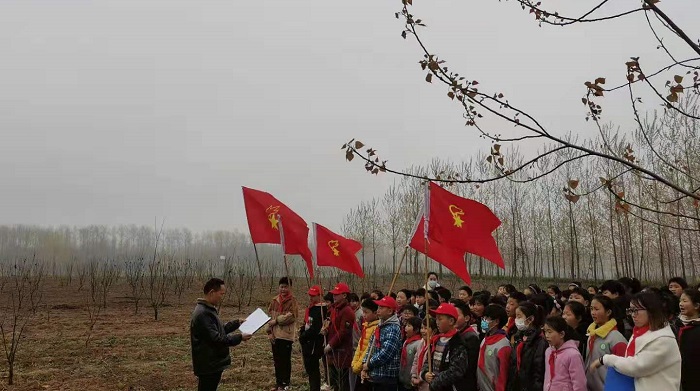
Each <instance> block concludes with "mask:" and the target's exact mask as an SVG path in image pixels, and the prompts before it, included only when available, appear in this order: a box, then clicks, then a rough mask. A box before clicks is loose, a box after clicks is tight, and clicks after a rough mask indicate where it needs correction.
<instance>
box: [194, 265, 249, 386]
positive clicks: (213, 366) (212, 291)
mask: <svg viewBox="0 0 700 391" xmlns="http://www.w3.org/2000/svg"><path fill="white" fill-rule="evenodd" d="M204 294H205V298H204V299H197V306H196V307H195V309H194V311H193V312H192V319H191V321H190V342H191V343H192V366H193V367H194V374H195V376H197V378H199V382H198V387H197V390H198V391H216V389H217V387H218V386H219V382H220V381H221V373H222V372H223V371H224V369H226V368H228V367H229V366H230V365H231V355H230V354H229V347H230V346H236V345H238V344H239V343H241V341H247V340H249V339H250V337H251V335H250V334H230V333H232V332H234V331H235V330H236V329H238V327H239V326H240V324H241V321H240V320H232V321H230V322H228V323H226V324H223V323H222V322H221V319H219V313H218V311H217V309H216V307H217V306H218V305H219V304H220V303H221V300H222V298H223V297H224V295H225V294H226V286H225V285H224V281H223V280H221V279H219V278H212V279H211V280H209V281H207V283H206V284H204Z"/></svg>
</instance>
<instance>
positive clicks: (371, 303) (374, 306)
mask: <svg viewBox="0 0 700 391" xmlns="http://www.w3.org/2000/svg"><path fill="white" fill-rule="evenodd" d="M361 305H362V308H367V309H368V310H370V311H372V312H377V309H378V308H379V306H378V305H377V303H375V302H374V300H372V299H365V301H363V302H362V304H361Z"/></svg>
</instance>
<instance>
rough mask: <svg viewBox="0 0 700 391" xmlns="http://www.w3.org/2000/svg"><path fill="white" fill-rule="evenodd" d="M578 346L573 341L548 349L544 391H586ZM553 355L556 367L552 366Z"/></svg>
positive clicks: (584, 373) (584, 375) (545, 356)
mask: <svg viewBox="0 0 700 391" xmlns="http://www.w3.org/2000/svg"><path fill="white" fill-rule="evenodd" d="M577 345H578V341H576V340H573V339H572V340H568V341H566V342H564V344H563V345H561V346H560V347H559V349H554V348H552V347H551V346H550V347H549V348H547V351H546V352H545V354H544V362H545V373H544V391H586V372H585V370H584V368H583V358H582V357H581V353H580V352H579V350H578V346H577ZM552 355H554V361H553V363H554V366H552V365H551V364H550V358H551V357H552ZM657 391H660V390H657Z"/></svg>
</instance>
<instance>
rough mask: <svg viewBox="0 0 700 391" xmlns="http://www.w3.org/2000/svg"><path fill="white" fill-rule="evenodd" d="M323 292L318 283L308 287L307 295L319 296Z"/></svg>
mask: <svg viewBox="0 0 700 391" xmlns="http://www.w3.org/2000/svg"><path fill="white" fill-rule="evenodd" d="M322 294H323V288H321V287H320V286H318V285H314V286H312V287H311V288H309V296H321V295H322Z"/></svg>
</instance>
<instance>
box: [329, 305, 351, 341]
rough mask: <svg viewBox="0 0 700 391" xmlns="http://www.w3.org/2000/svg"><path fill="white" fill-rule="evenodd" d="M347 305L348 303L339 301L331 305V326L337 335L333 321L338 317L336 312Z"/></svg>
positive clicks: (337, 331) (336, 327) (336, 328)
mask: <svg viewBox="0 0 700 391" xmlns="http://www.w3.org/2000/svg"><path fill="white" fill-rule="evenodd" d="M347 304H348V302H347V301H346V300H341V301H338V302H336V303H333V309H332V311H331V324H332V325H333V329H335V332H336V333H339V330H338V325H336V324H335V319H336V318H337V317H338V311H340V310H341V309H342V308H343V307H345V306H346V305H347Z"/></svg>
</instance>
